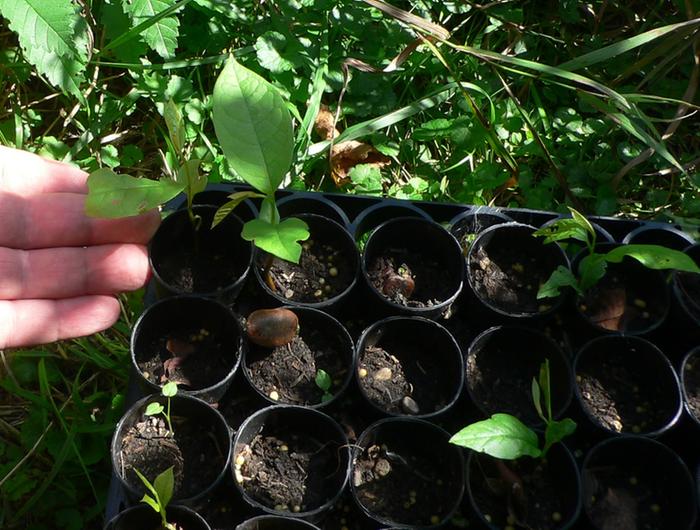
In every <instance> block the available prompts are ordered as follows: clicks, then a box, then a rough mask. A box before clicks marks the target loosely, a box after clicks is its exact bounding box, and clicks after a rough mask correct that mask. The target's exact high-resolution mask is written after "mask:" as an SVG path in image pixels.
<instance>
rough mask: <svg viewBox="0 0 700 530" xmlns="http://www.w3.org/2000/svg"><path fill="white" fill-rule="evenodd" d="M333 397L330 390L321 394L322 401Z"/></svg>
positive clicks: (325, 401)
mask: <svg viewBox="0 0 700 530" xmlns="http://www.w3.org/2000/svg"><path fill="white" fill-rule="evenodd" d="M331 399H333V394H329V393H328V392H326V393H325V394H323V396H321V403H327V402H328V401H330V400H331Z"/></svg>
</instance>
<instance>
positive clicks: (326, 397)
mask: <svg viewBox="0 0 700 530" xmlns="http://www.w3.org/2000/svg"><path fill="white" fill-rule="evenodd" d="M314 381H315V382H316V386H317V387H318V388H319V390H321V392H323V396H321V401H322V402H323V403H325V402H326V401H330V400H331V399H333V394H331V393H330V389H331V387H332V386H333V380H332V379H331V376H330V375H328V372H326V371H325V370H321V369H320V368H319V369H318V370H317V371H316V379H315V380H314Z"/></svg>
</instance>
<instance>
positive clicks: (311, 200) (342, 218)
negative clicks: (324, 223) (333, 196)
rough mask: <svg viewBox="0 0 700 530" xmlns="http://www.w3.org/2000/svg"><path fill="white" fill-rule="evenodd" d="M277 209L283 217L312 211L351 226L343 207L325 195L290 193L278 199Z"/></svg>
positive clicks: (346, 226) (343, 225)
mask: <svg viewBox="0 0 700 530" xmlns="http://www.w3.org/2000/svg"><path fill="white" fill-rule="evenodd" d="M277 210H278V211H279V213H280V217H282V218H284V217H292V216H298V215H302V214H309V213H311V214H315V215H321V216H323V217H327V218H328V219H332V220H333V221H335V222H336V223H338V224H339V225H340V226H342V227H344V228H346V229H348V227H349V226H350V220H349V219H348V216H347V215H346V214H345V212H344V211H343V209H342V208H340V207H339V206H338V205H337V204H335V203H334V202H333V201H329V200H328V199H326V198H324V197H323V195H318V194H308V195H289V196H288V197H284V198H282V199H280V200H278V201H277Z"/></svg>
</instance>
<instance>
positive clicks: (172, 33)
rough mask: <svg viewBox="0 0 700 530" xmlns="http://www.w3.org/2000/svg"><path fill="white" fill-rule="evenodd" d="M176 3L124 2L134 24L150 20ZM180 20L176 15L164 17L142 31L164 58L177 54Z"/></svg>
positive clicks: (156, 0) (153, 0) (164, 0)
mask: <svg viewBox="0 0 700 530" xmlns="http://www.w3.org/2000/svg"><path fill="white" fill-rule="evenodd" d="M175 4H176V1H175V0H131V2H125V3H124V10H125V11H126V12H127V13H128V14H129V15H130V16H131V20H132V22H133V23H134V25H138V24H142V23H144V22H148V21H149V19H152V18H153V17H154V16H155V15H158V14H159V13H161V12H162V11H165V10H166V9H168V8H172V7H173V6H174V5H175ZM179 26H180V22H179V21H178V18H177V16H176V15H171V16H167V17H164V18H162V19H160V20H158V21H157V22H155V23H154V24H152V25H150V26H149V27H147V28H146V29H144V30H143V32H142V33H141V34H142V35H143V38H144V40H145V41H146V44H148V46H149V47H150V48H151V49H152V50H155V51H156V53H157V54H158V55H160V56H161V57H163V58H164V59H169V58H171V57H173V56H174V55H175V48H177V37H178V32H179Z"/></svg>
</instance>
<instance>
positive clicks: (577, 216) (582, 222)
mask: <svg viewBox="0 0 700 530" xmlns="http://www.w3.org/2000/svg"><path fill="white" fill-rule="evenodd" d="M569 211H570V212H571V219H573V220H574V221H576V222H577V223H578V225H579V226H581V227H583V228H584V229H585V230H586V232H588V238H589V240H590V248H594V247H595V242H596V237H597V236H596V233H595V228H593V225H592V224H591V222H590V221H589V220H588V219H586V217H585V216H584V215H582V214H581V213H580V212H578V211H577V210H574V209H573V208H571V207H569ZM580 241H583V242H585V241H586V240H585V239H581V240H580Z"/></svg>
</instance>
